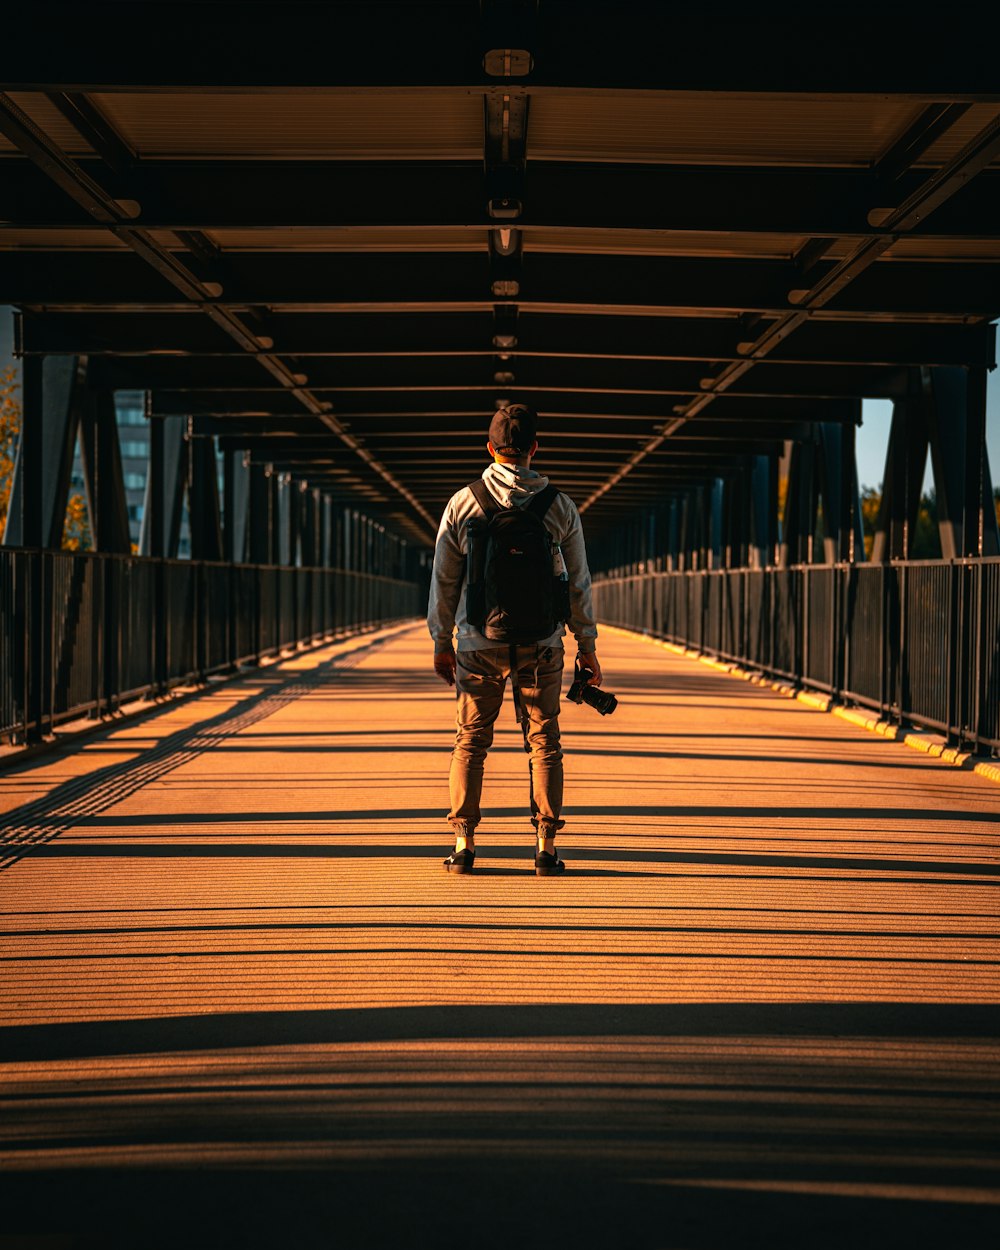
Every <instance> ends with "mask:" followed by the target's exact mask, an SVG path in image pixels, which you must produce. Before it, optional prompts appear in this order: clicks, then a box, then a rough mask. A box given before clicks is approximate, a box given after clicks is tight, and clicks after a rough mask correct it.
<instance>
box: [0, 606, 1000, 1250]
mask: <svg viewBox="0 0 1000 1250" xmlns="http://www.w3.org/2000/svg"><path fill="white" fill-rule="evenodd" d="M599 651H600V655H601V659H602V663H603V664H604V667H605V673H606V686H607V688H609V689H611V690H613V691H615V693H617V694H618V695H619V697H620V699H621V704H620V707H619V710H618V712H617V713H616V714H615V715H614V716H613V717H609V718H607V719H602V718H601V717H599V716H598V715H597V714H596V713H594V712H593V711H591V710H590V709H589V708H585V707H582V708H581V707H575V706H573V705H570V704H566V705H564V710H563V717H562V723H563V731H564V745H565V747H566V751H567V763H566V769H567V805H566V806H567V810H566V813H565V814H566V820H567V824H566V828H565V830H564V831H563V833H562V834H561V836H560V850H561V853H562V855H563V857H564V858H565V859H566V860H567V863H568V866H569V871H568V872H567V874H566V875H565V877H564V878H562V879H538V878H536V877H535V876H534V873H533V866H532V859H531V857H532V853H533V852H532V831H531V826H530V825H529V823H528V821H527V806H526V791H527V786H526V760H525V756H524V753H523V750H522V748H521V743H520V733H519V731H518V729H517V726H516V725H515V723H514V719H513V712H512V710H511V708H510V706H509V704H508V705H507V706H506V707H505V708H504V711H503V713H502V715H501V719H500V721H499V722H498V728H497V736H496V744H495V747H494V750H493V752H492V753H491V756H490V760H489V763H488V767H487V780H486V793H485V807H484V812H485V815H484V821H483V824H482V826H481V828H480V831H479V833H478V834H477V850H478V862H477V868H476V871H475V873H474V874H473V875H471V876H467V877H457V878H456V877H452V876H449V875H448V874H447V873H446V872H445V871H444V869H443V868H442V866H441V860H442V858H443V856H444V855H445V854H446V853H447V851H448V849H449V846H450V843H449V836H448V830H447V826H446V823H445V819H444V817H445V813H446V811H447V805H448V794H447V768H448V755H449V749H450V744H451V740H452V733H453V729H452V724H453V710H454V709H453V697H452V696H451V694H450V692H449V691H447V690H446V689H445V687H444V686H443V685H441V683H440V682H439V681H438V680H437V679H436V678H435V677H434V675H433V673H432V672H431V671H430V646H429V640H428V639H427V637H426V633H425V631H424V630H423V628H422V627H421V626H414V627H412V628H411V627H402V628H398V629H393V630H387V631H383V632H382V633H379V634H373V635H367V636H363V637H359V638H356V639H354V640H349V641H347V642H344V643H340V644H337V645H335V646H327V647H322V648H317V649H314V650H311V651H304V652H300V653H298V654H297V655H295V656H293V657H290V658H286V659H284V660H283V661H281V662H279V663H275V664H273V665H270V666H268V667H265V668H262V669H258V670H253V671H252V672H249V673H247V674H245V675H243V676H242V677H240V678H239V679H237V680H235V681H232V682H228V683H225V684H220V685H216V686H214V687H211V688H209V689H208V690H206V692H205V693H204V694H203V695H201V696H199V697H196V698H193V699H190V700H187V701H185V702H181V703H177V704H165V705H163V707H162V708H160V709H157V710H156V711H154V712H151V713H150V714H147V715H144V716H142V717H140V718H138V719H135V720H132V721H127V722H122V723H120V724H119V725H117V726H111V727H107V728H105V729H103V730H101V731H99V732H97V733H95V734H94V735H92V736H89V737H87V738H85V739H81V740H79V741H77V742H75V743H73V744H70V745H67V746H63V747H61V748H60V749H58V750H57V751H55V752H53V753H51V754H47V755H43V756H36V757H35V758H33V759H26V760H24V761H23V762H22V763H21V764H20V765H18V766H16V767H14V768H11V769H8V770H7V771H6V772H5V773H4V774H3V775H2V776H0V808H2V810H3V812H4V834H3V845H2V847H0V852H2V854H3V856H4V858H3V860H2V864H0V911H2V913H3V915H2V925H0V928H2V931H3V937H2V944H0V945H2V950H0V955H2V973H0V1012H2V1019H3V1023H4V1028H3V1030H2V1033H0V1113H2V1114H0V1194H2V1196H3V1197H4V1199H5V1202H4V1209H5V1212H6V1216H7V1219H6V1221H5V1223H6V1225H7V1228H8V1230H9V1231H10V1233H11V1234H12V1235H13V1234H18V1235H19V1236H20V1237H21V1239H22V1242H19V1243H18V1244H22V1243H23V1244H30V1241H29V1242H24V1238H26V1237H27V1238H37V1237H41V1236H42V1235H43V1234H44V1235H46V1236H47V1237H48V1238H49V1241H48V1242H46V1243H45V1244H46V1245H47V1246H65V1247H71V1246H73V1247H76V1246H83V1245H87V1246H89V1245H91V1244H93V1245H95V1246H97V1245H101V1246H108V1245H122V1246H125V1245H130V1246H133V1245H150V1246H160V1245H164V1246H166V1245H171V1246H176V1245H178V1244H186V1245H193V1244H206V1245H230V1244H231V1245H258V1244H259V1245H274V1244H278V1243H280V1244H287V1245H313V1244H315V1245H338V1246H347V1247H354V1246H369V1245H371V1246H389V1245H393V1246H399V1245H406V1246H416V1247H421V1246H424V1245H427V1246H446V1245H447V1246H450V1245H456V1246H457V1245H466V1244H470V1243H471V1244H474V1245H476V1246H488V1247H492V1246H498V1247H499V1246H504V1247H508V1246H511V1245H520V1246H535V1245H538V1246H542V1245H544V1246H547V1247H553V1246H562V1245H566V1246H570V1245H573V1246H589V1245H595V1246H596V1245H600V1246H618V1245H620V1246H622V1247H636V1248H638V1250H645V1248H646V1247H649V1248H650V1250H652V1248H654V1247H674V1248H676V1250H682V1248H683V1247H710V1246H717V1245H718V1246H757V1245H760V1246H774V1245H789V1246H791V1245H800V1246H831V1247H832V1246H843V1245H844V1244H845V1243H846V1244H852V1245H853V1246H859V1245H872V1246H874V1245H883V1244H885V1243H886V1242H887V1241H888V1242H892V1243H896V1242H898V1243H899V1244H904V1245H924V1244H926V1245H943V1244H950V1245H956V1246H961V1247H969V1246H979V1245H984V1246H985V1245H990V1246H992V1245H995V1244H997V1235H998V1233H1000V1185H998V1174H1000V1152H998V1142H1000V1131H998V1130H1000V1109H998V1108H1000V1040H998V1039H1000V1010H998V1003H1000V971H998V937H1000V921H998V891H997V886H998V874H1000V853H998V835H1000V788H998V787H997V786H996V784H995V783H992V782H990V781H988V780H986V779H984V778H980V777H977V776H975V775H972V774H969V773H965V772H959V771H957V770H954V769H951V768H949V767H948V766H947V765H944V764H942V763H940V762H939V761H936V760H933V759H929V758H927V757H926V756H923V755H920V754H918V753H916V752H912V751H909V750H907V749H906V748H905V747H903V746H901V745H900V744H897V743H893V742H889V741H886V740H884V739H881V738H877V737H874V736H872V735H869V734H868V733H866V732H865V731H863V730H861V729H858V728H856V727H854V726H853V725H850V724H847V723H845V722H843V721H841V720H839V719H837V718H834V717H831V716H828V715H824V714H823V713H821V712H818V711H815V710H812V709H810V708H808V707H805V706H803V705H802V704H800V703H797V702H795V701H792V700H788V699H785V698H782V697H780V696H779V695H777V694H775V693H772V692H769V691H767V690H765V689H762V688H760V687H756V686H752V685H750V684H748V683H745V682H741V681H738V680H735V679H733V678H731V677H728V676H726V675H724V674H722V673H718V672H714V671H712V670H710V669H708V668H706V667H705V666H704V665H699V664H697V663H694V662H692V661H691V660H689V659H685V658H681V657H677V656H674V655H671V654H670V653H668V652H666V651H664V650H663V649H662V648H660V647H656V646H654V645H653V644H651V643H649V642H646V641H643V640H640V639H636V638H630V637H627V636H625V635H623V634H619V633H612V632H609V633H607V634H606V635H605V636H604V637H603V638H602V642H601V646H600V648H599ZM179 1239H181V1240H179ZM41 1244H42V1243H41V1242H40V1241H39V1242H38V1245H39V1246H41ZM3 1246H4V1242H3V1238H2V1236H0V1250H2V1248H3Z"/></svg>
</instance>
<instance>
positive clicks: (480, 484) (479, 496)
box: [469, 477, 500, 521]
mask: <svg viewBox="0 0 1000 1250" xmlns="http://www.w3.org/2000/svg"><path fill="white" fill-rule="evenodd" d="M469 490H471V491H472V493H473V494H474V495H475V497H476V503H477V504H479V506H480V508H482V510H483V512H484V513H485V514H486V520H487V521H492V519H493V518H494V517H495V516H496V514H497V513H498V512H499V511H500V508H499V506H498V505H497V501H496V500H495V499H494V498H493V496H492V495H491V494H490V491H489V487H488V486H487V485H486V483H485V482H484V481H483V479H482V478H481V477H479V478H476V480H475V481H474V482H470V483H469Z"/></svg>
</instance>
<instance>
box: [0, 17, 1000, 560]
mask: <svg viewBox="0 0 1000 1250" xmlns="http://www.w3.org/2000/svg"><path fill="white" fill-rule="evenodd" d="M766 13H767V16H766V17H763V16H762V17H759V18H754V17H751V16H747V15H745V14H742V15H740V16H727V15H726V12H725V10H724V9H716V10H713V11H712V13H711V14H710V15H708V16H699V15H697V14H688V15H686V16H684V17H682V18H678V17H677V15H676V14H674V13H673V12H672V6H666V5H660V6H648V5H635V4H633V5H629V4H618V5H615V6H611V5H603V4H602V5H597V4H589V3H573V4H570V3H556V2H553V0H542V2H541V3H540V4H537V5H535V4H531V3H517V2H516V0H515V2H512V3H503V2H499V3H491V4H484V5H478V4H476V3H472V2H470V3H451V4H449V3H436V4H381V3H377V2H372V0H366V3H364V4H326V5H309V4H280V5H279V4H249V5H248V4H241V5H233V4H217V3H202V4H196V5H187V4H134V5H125V4H87V5H45V4H36V5H34V6H33V7H31V8H28V7H25V8H24V10H23V11H22V12H20V13H18V14H16V15H14V16H13V17H12V18H11V20H10V22H9V23H8V27H7V30H6V32H5V33H6V36H7V38H6V41H5V42H6V43H7V46H8V48H10V47H15V48H17V49H18V50H19V52H18V55H17V56H15V57H11V56H7V57H6V59H5V65H4V69H3V71H2V73H3V75H4V81H3V83H2V91H3V93H4V94H3V95H2V97H0V301H3V302H7V303H12V304H15V305H17V306H19V307H20V309H21V310H22V311H23V320H22V331H23V348H24V350H25V351H28V352H35V353H39V352H59V353H80V354H84V353H85V354H88V355H90V356H91V357H96V358H101V359H102V360H103V361H104V362H105V364H106V369H107V373H106V376H107V377H109V378H110V379H111V380H112V381H113V383H114V384H115V385H117V386H121V387H130V388H131V387H139V388H144V389H149V390H151V391H152V396H153V399H152V405H153V410H154V412H156V413H160V414H164V415H169V416H176V417H178V418H184V417H189V418H191V430H192V432H193V434H194V435H195V436H218V437H219V439H220V440H221V446H222V447H224V448H227V449H233V448H237V447H241V448H245V449H246V450H247V451H248V452H249V454H251V455H252V456H253V457H254V458H256V459H260V460H263V461H265V462H267V463H271V464H274V465H275V466H276V467H278V468H279V469H281V470H284V471H288V472H291V473H292V474H293V475H294V476H296V477H297V478H300V479H303V480H306V481H308V482H309V483H310V484H313V485H317V486H320V487H322V488H324V489H331V490H333V491H335V492H336V493H337V494H338V495H339V496H340V497H341V498H344V499H348V500H355V499H356V500H358V501H359V503H363V505H364V507H365V510H366V511H368V512H370V513H372V514H375V515H379V516H381V517H382V518H384V519H385V521H386V523H387V524H389V525H390V526H392V527H393V528H395V529H396V530H397V531H398V532H400V533H401V534H404V535H405V536H407V537H409V538H411V539H418V540H419V541H422V542H429V541H430V538H431V535H432V532H433V529H434V528H435V526H436V522H437V518H438V516H439V514H440V511H441V509H442V507H443V505H444V503H445V501H446V500H447V498H448V497H449V495H450V494H451V493H452V492H453V491H454V490H455V489H456V488H457V487H458V486H459V485H461V484H462V483H464V482H466V481H468V480H470V479H471V478H472V477H473V476H476V475H477V474H478V473H479V472H480V470H481V468H482V465H483V461H484V456H485V452H484V447H483V444H484V441H485V429H486V425H487V423H488V419H489V415H490V414H491V412H492V410H493V408H494V406H495V405H496V404H497V402H498V401H500V400H507V399H510V400H518V401H523V402H527V403H529V404H532V405H533V406H534V407H536V408H537V409H538V410H539V412H540V414H541V417H542V424H541V428H542V435H541V451H540V453H539V457H538V460H537V467H538V468H539V469H541V470H542V471H543V472H546V473H548V474H550V475H551V476H552V477H553V479H554V480H555V481H556V482H557V484H559V485H560V486H562V487H563V488H565V489H566V490H567V491H568V492H569V493H570V494H571V495H572V496H573V497H574V498H575V499H576V501H577V503H578V505H579V506H580V507H581V509H582V510H584V511H585V512H587V513H588V516H587V525H588V529H589V530H591V531H593V530H595V529H596V530H598V531H600V530H601V529H607V528H609V527H612V526H614V525H617V524H618V523H619V522H620V521H621V520H622V519H623V518H624V517H626V516H628V515H629V514H631V513H634V512H635V511H636V510H637V509H640V508H644V507H647V506H648V505H649V504H650V503H652V502H655V501H657V500H660V499H663V498H665V497H666V496H667V495H668V494H669V493H670V492H671V491H676V490H678V489H683V488H684V487H686V486H690V485H692V484H695V483H698V482H701V481H705V480H708V479H711V478H715V477H719V476H726V475H729V474H738V473H740V472H742V471H744V469H745V467H746V465H747V463H748V457H750V456H753V455H757V454H766V453H771V452H776V451H777V450H778V449H779V448H780V447H781V446H782V445H783V442H784V440H786V439H797V438H803V437H808V436H809V431H810V429H811V427H812V424H813V423H815V422H817V421H830V420H835V421H848V422H856V421H857V420H858V418H859V413H860V402H859V401H860V398H861V397H863V396H889V397H891V396H893V395H894V394H898V393H900V392H901V390H902V388H903V387H904V385H905V370H906V368H907V367H908V366H911V365H921V364H923V365H934V364H958V365H973V366H983V365H990V366H991V365H992V363H993V330H992V327H991V326H990V324H989V323H990V322H991V321H992V320H993V319H995V318H996V317H997V315H998V314H1000V282H998V280H997V279H998V277H1000V75H998V74H997V72H996V64H995V55H996V47H997V46H998V45H997V43H996V40H995V39H990V38H987V37H984V36H983V35H982V32H980V36H979V37H974V36H973V32H971V31H970V32H967V33H966V35H965V37H964V38H963V39H962V40H957V39H955V40H952V41H950V42H949V41H943V42H944V44H945V46H944V47H942V46H941V42H935V41H934V37H933V34H932V33H931V32H930V31H929V30H927V29H922V28H921V27H920V25H919V23H917V24H915V23H914V22H913V21H912V20H908V22H907V23H906V24H903V23H901V24H900V25H901V26H903V25H905V29H898V30H895V32H894V33H892V36H891V38H890V39H889V40H888V42H886V41H885V40H883V42H882V43H881V45H880V46H879V47H877V48H876V49H874V50H873V48H872V46H871V44H870V42H866V41H865V40H864V39H863V38H862V37H860V35H859V34H858V33H857V32H851V31H849V30H848V31H845V30H844V29H839V30H838V31H836V32H830V31H826V32H825V35H824V38H823V39H821V40H819V41H817V39H816V38H815V35H814V33H813V32H810V31H809V30H807V29H805V28H804V27H803V26H802V24H801V22H799V23H797V24H790V23H788V22H786V21H784V20H783V19H782V16H781V14H780V12H779V11H777V10H775V9H768V10H766ZM130 14H131V16H130Z"/></svg>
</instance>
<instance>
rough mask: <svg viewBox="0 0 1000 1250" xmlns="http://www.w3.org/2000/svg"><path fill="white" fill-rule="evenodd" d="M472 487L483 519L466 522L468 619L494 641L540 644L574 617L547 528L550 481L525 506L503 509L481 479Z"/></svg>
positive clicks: (551, 495) (552, 492)
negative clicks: (570, 611)
mask: <svg viewBox="0 0 1000 1250" xmlns="http://www.w3.org/2000/svg"><path fill="white" fill-rule="evenodd" d="M469 489H470V490H471V491H472V493H473V494H474V495H475V497H476V502H477V503H478V504H479V506H480V508H482V510H483V518H482V519H481V518H479V517H470V518H469V521H468V522H467V524H466V537H467V540H468V548H467V552H468V554H467V556H466V579H467V590H466V600H465V604H466V616H467V617H468V620H469V624H470V625H472V626H474V628H476V629H478V630H479V632H480V633H481V634H483V635H484V636H485V637H486V638H488V639H489V640H490V641H491V642H496V643H525V642H540V641H541V640H542V639H543V638H548V637H549V635H550V634H554V633H555V631H556V630H557V629H558V628H559V626H560V625H561V624H562V622H563V621H565V620H566V619H567V618H568V617H569V583H568V582H567V581H566V579H565V577H557V576H556V575H555V572H554V569H553V557H552V546H553V543H552V535H551V534H550V533H549V531H548V529H547V528H546V525H545V514H546V512H548V510H549V508H550V507H551V505H552V503H553V501H554V500H555V498H556V496H557V495H558V494H559V492H558V491H557V490H556V488H555V487H554V486H553V485H551V483H550V484H549V485H548V486H546V487H545V489H544V490H542V491H539V493H538V494H537V495H536V496H535V497H534V499H532V501H531V502H530V503H529V504H527V505H526V506H525V507H523V508H502V507H501V506H500V504H499V503H497V501H496V500H495V499H494V498H493V496H492V495H491V494H490V492H489V490H488V488H487V486H486V483H485V482H484V481H482V479H480V480H478V481H475V482H472V483H471V484H470V487H469Z"/></svg>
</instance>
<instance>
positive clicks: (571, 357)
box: [19, 310, 996, 372]
mask: <svg viewBox="0 0 1000 1250" xmlns="http://www.w3.org/2000/svg"><path fill="white" fill-rule="evenodd" d="M20 321H21V331H20V336H19V337H20V341H21V344H22V348H23V351H24V353H25V354H27V355H32V354H39V353H40V354H43V355H44V354H51V353H59V354H69V355H78V354H81V353H83V354H87V353H89V354H90V355H91V356H92V357H98V356H102V355H115V356H120V357H122V358H128V357H132V356H135V357H139V358H142V361H143V362H144V361H145V360H146V359H148V358H149V357H153V358H161V357H163V356H167V357H171V356H173V357H177V358H191V357H200V356H204V357H208V358H209V359H213V360H216V359H220V358H221V359H223V360H225V359H230V360H233V359H240V358H241V357H242V356H243V354H244V353H243V349H242V348H240V347H238V346H237V345H236V344H235V343H233V342H232V341H231V340H229V339H228V338H227V337H226V336H225V335H224V334H222V332H221V331H220V330H219V329H218V327H217V326H215V325H213V323H212V322H211V321H209V320H207V319H206V318H203V317H201V316H198V315H192V314H191V313H190V312H188V313H164V314H162V315H158V314H156V313H146V314H144V315H143V316H142V317H135V316H131V315H125V314H121V313H117V314H116V313H56V312H52V311H49V310H46V311H45V312H44V313H42V314H35V313H32V312H30V311H29V312H25V313H22V314H21V315H20ZM491 325H492V320H491V313H490V312H488V311H484V312H483V313H481V314H479V315H478V316H475V315H473V316H469V315H465V314H451V313H410V314H403V313H385V314H379V313H366V314H365V316H364V317H359V316H357V315H355V314H351V313H319V312H317V313H309V314H296V313H283V314H281V315H275V316H273V317H271V318H270V319H269V321H268V323H267V328H268V331H269V332H270V333H271V334H272V335H273V336H274V342H275V346H276V350H277V351H279V352H280V353H282V354H287V355H292V356H296V357H303V358H304V357H309V358H310V362H309V363H307V364H306V365H305V367H306V368H307V369H309V368H311V367H312V364H311V360H312V358H319V359H320V360H329V361H331V362H337V367H342V366H344V365H350V366H351V367H356V368H359V369H360V368H363V367H366V365H370V367H372V368H378V366H379V364H380V363H381V362H382V361H383V360H386V359H387V358H389V359H390V360H396V361H400V362H401V361H404V360H414V361H416V362H418V364H421V367H430V366H431V365H432V363H433V362H435V361H437V362H439V363H440V364H441V366H442V367H446V366H448V365H449V364H450V363H451V362H452V361H465V362H474V361H483V360H484V359H491V358H492V357H493V356H494V354H495V352H496V348H494V347H493V346H492V345H489V346H484V345H483V341H484V336H485V337H487V338H488V336H489V333H490V329H491ZM746 338H747V329H746V327H745V325H744V324H743V321H742V319H741V318H739V317H737V316H726V317H714V318H713V317H690V318H682V317H643V316H611V315H609V316H601V315H597V314H592V315H587V314H577V315H575V316H573V317H571V318H567V317H565V316H561V315H559V314H556V313H539V312H533V311H531V310H526V311H525V312H524V313H523V314H522V315H520V316H519V319H518V344H517V347H515V348H512V349H511V350H510V356H511V361H512V362H513V363H512V365H511V367H512V368H513V369H514V370H515V372H516V370H517V369H518V368H519V367H521V362H529V363H530V364H532V365H533V364H534V363H535V362H536V361H537V362H538V364H539V365H545V366H547V367H551V366H552V364H553V363H554V362H556V361H562V362H564V364H566V365H567V366H569V367H572V366H573V365H574V364H575V363H579V362H587V361H591V360H594V361H596V360H601V361H610V362H621V366H622V367H627V365H628V364H629V363H630V362H635V361H639V362H651V363H655V362H657V361H665V362H680V361H699V362H702V363H707V362H712V361H716V362H718V361H725V360H733V361H735V360H739V359H741V358H742V357H741V355H740V352H739V351H738V346H739V344H740V343H741V342H743V341H744V340H746ZM995 340H996V331H995V328H994V327H993V326H991V325H987V324H985V323H983V324H981V325H960V324H945V323H941V324H931V325H924V324H918V323H912V322H905V323H897V324H893V323H886V322H870V321H869V322H867V323H861V324H859V323H856V322H851V321H840V320H830V319H826V320H824V319H823V316H822V314H818V315H817V316H816V317H815V318H813V319H811V320H810V321H808V322H807V323H806V324H804V325H803V326H802V327H801V329H799V330H798V331H797V332H796V333H795V335H793V336H792V337H790V338H788V339H786V340H785V341H784V342H782V343H781V344H780V345H779V346H778V347H776V348H775V350H774V351H773V352H772V353H771V354H770V355H769V356H768V363H769V365H774V364H780V363H788V364H802V365H812V364H821V365H859V366H860V365H878V366H885V367H901V366H906V365H979V366H983V367H985V368H991V367H992V366H993V365H994V364H995V363H996V346H995ZM134 364H135V367H137V368H139V367H141V362H140V361H136V362H134Z"/></svg>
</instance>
